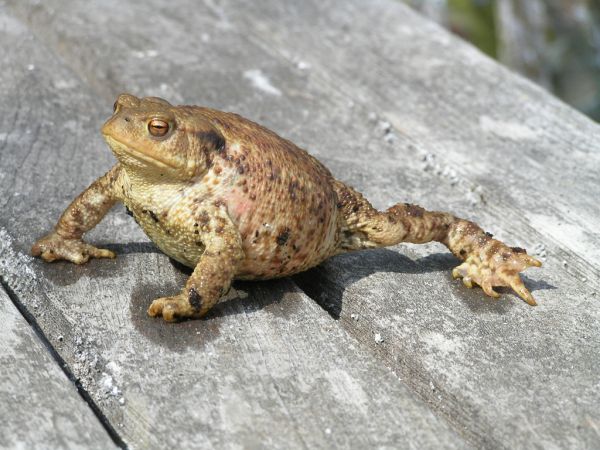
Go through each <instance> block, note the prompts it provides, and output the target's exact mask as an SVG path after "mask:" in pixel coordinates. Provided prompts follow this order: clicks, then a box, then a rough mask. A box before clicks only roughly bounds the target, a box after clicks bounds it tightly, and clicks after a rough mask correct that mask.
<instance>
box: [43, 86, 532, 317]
mask: <svg viewBox="0 0 600 450" xmlns="http://www.w3.org/2000/svg"><path fill="white" fill-rule="evenodd" d="M102 133H103V135H104V137H105V139H106V141H107V142H108V145H110V147H111V149H112V151H113V152H114V154H115V156H116V157H117V159H118V163H117V164H116V165H115V166H114V167H113V168H112V169H111V170H110V171H109V172H108V173H106V174H105V175H104V176H102V177H100V178H99V179H98V180H96V181H95V182H94V183H92V185H91V186H90V187H89V188H87V189H86V190H85V191H84V192H83V193H81V194H80V195H79V196H78V197H77V198H76V199H75V200H74V201H73V202H72V203H71V204H70V205H69V207H68V208H67V209H66V210H65V212H64V213H63V214H62V216H61V217H60V219H59V221H58V223H57V225H56V227H55V229H54V231H53V232H52V233H50V234H49V235H47V236H45V237H44V238H42V239H40V240H39V241H38V242H36V243H35V245H34V246H33V248H32V253H33V255H35V256H41V257H42V258H43V259H44V260H46V261H54V260H57V259H66V260H69V261H72V262H74V263H76V264H82V263H84V262H86V261H87V260H88V259H89V258H90V257H95V258H113V257H114V256H115V255H114V254H113V253H112V252H111V251H109V250H104V249H98V248H96V247H94V246H92V245H89V244H86V243H84V242H83V241H82V240H81V238H82V236H83V234H84V233H85V232H86V231H88V230H90V229H91V228H93V227H94V226H95V225H96V224H97V223H98V222H99V221H100V220H101V219H102V217H103V216H104V215H105V214H106V212H107V211H108V210H109V209H110V208H111V207H112V206H113V205H114V204H115V203H116V202H117V201H121V202H123V203H124V204H125V206H126V207H127V208H128V209H129V210H130V211H131V213H132V214H133V216H134V218H135V219H136V221H137V222H138V223H139V225H140V226H141V227H142V228H143V229H144V231H145V232H146V234H147V235H148V237H149V238H150V239H151V240H152V241H153V242H154V243H155V244H156V245H157V246H158V247H159V248H160V249H161V250H162V251H163V252H165V253H166V254H167V255H169V256H170V257H172V258H174V259H176V260H177V261H179V262H181V263H183V264H185V265H186V266H189V267H192V268H194V272H193V274H192V275H191V276H190V278H189V279H188V281H187V283H186V286H185V288H184V289H183V291H182V292H181V293H179V294H177V295H174V296H172V297H164V298H159V299H157V300H155V301H154V302H153V303H152V304H151V305H150V308H149V309H148V313H149V314H150V315H151V316H159V315H162V317H163V318H164V319H166V320H169V321H171V320H174V319H176V318H184V317H201V316H203V315H204V314H206V312H207V311H208V310H210V308H211V307H212V306H213V305H214V304H215V303H217V302H218V300H219V298H220V297H221V296H222V295H223V294H225V293H226V292H227V290H228V289H229V286H230V284H231V282H232V280H233V279H235V278H238V279H267V278H275V277H283V276H287V275H291V274H294V273H297V272H300V271H303V270H306V269H308V268H310V267H313V266H315V265H317V264H319V263H320V262H321V261H323V260H325V259H326V258H329V257H330V256H333V255H336V254H339V253H343V252H347V251H352V250H360V249H368V248H375V247H382V246H389V245H394V244H398V243H399V242H412V243H424V242H429V241H438V242H442V243H443V244H445V245H446V246H447V247H448V248H449V249H450V250H451V251H452V253H453V254H454V255H456V256H457V257H458V258H460V259H461V260H463V261H464V262H463V263H462V264H461V265H459V266H458V267H456V268H455V269H454V271H453V275H454V276H455V277H462V279H463V282H464V284H465V285H466V286H468V287H471V286H472V283H476V284H478V285H480V286H481V287H482V288H483V290H484V292H485V293H486V294H488V295H491V296H493V297H497V296H498V294H497V293H496V292H495V291H494V290H493V286H510V287H512V288H513V289H514V290H515V291H516V292H517V293H518V294H519V295H520V296H521V297H522V298H523V299H524V300H525V301H526V302H527V303H529V304H531V305H535V300H534V299H533V297H532V296H531V294H530V293H529V291H528V290H527V289H526V288H525V286H524V284H523V282H522V281H521V278H520V276H519V272H520V271H522V270H524V269H525V268H527V267H529V266H541V263H540V262H539V261H537V260H536V259H534V258H532V257H531V256H529V255H527V253H526V252H525V250H522V249H519V248H511V247H508V246H506V245H505V244H503V243H502V242H500V241H497V240H495V239H493V238H492V237H491V235H489V234H487V233H485V232H484V231H483V230H482V229H481V228H479V227H478V226H477V225H476V224H474V223H473V222H469V221H466V220H462V219H458V218H456V217H454V216H452V215H450V214H447V213H442V212H429V211H425V210H424V209H423V208H421V207H419V206H415V205H411V204H408V203H402V204H397V205H395V206H392V207H391V208H389V209H388V210H387V211H385V212H380V211H377V210H375V209H374V208H373V207H372V206H371V204H370V203H369V202H368V201H367V200H366V199H364V198H363V196H362V195H361V194H359V193H358V192H356V191H355V190H354V189H352V188H351V187H349V186H346V185H345V184H344V183H342V182H340V181H338V180H336V179H335V178H334V177H333V176H332V175H331V173H330V172H329V171H328V170H327V169H326V168H325V167H324V166H323V165H322V164H321V163H319V161H317V160H316V159H315V158H313V157H312V156H310V155H309V154H308V153H307V152H306V151H304V150H302V149H300V148H298V147H296V146H295V145H294V144H293V143H291V142H290V141H287V140H285V139H283V138H281V137H279V136H277V135H276V134H275V133H273V132H271V131H269V130H267V129H266V128H264V127H262V126H260V125H257V124H255V123H253V122H251V121H249V120H246V119H244V118H242V117H240V116H238V115H236V114H231V113H225V112H220V111H215V110H212V109H208V108H201V107H196V106H172V105H171V104H169V103H168V102H167V101H165V100H163V99H160V98H154V97H148V98H142V99H139V98H136V97H134V96H132V95H127V94H123V95H120V96H119V98H118V99H117V101H116V102H115V108H114V114H113V116H112V117H111V118H110V119H109V120H108V121H107V122H106V123H105V124H104V126H103V128H102Z"/></svg>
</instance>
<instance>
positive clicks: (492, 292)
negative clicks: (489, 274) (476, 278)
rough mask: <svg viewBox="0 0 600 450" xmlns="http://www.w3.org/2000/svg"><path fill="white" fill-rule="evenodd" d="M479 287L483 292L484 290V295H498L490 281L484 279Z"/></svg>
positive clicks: (496, 296) (495, 296)
mask: <svg viewBox="0 0 600 450" xmlns="http://www.w3.org/2000/svg"><path fill="white" fill-rule="evenodd" d="M481 288H482V289H483V292H485V293H486V295H489V296H490V297H494V298H498V297H500V294H498V293H497V292H496V291H495V290H494V288H493V287H492V283H490V281H484V282H483V283H482V284H481Z"/></svg>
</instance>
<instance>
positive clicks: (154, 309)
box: [148, 298, 163, 317]
mask: <svg viewBox="0 0 600 450" xmlns="http://www.w3.org/2000/svg"><path fill="white" fill-rule="evenodd" d="M162 310H163V300H162V299H160V298H159V299H157V300H154V301H153V302H152V304H151V305H150V307H149V308H148V315H149V316H150V317H158V316H160V315H161V314H162Z"/></svg>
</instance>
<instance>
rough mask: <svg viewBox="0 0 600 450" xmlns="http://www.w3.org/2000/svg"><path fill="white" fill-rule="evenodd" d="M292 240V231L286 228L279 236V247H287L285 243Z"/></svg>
mask: <svg viewBox="0 0 600 450" xmlns="http://www.w3.org/2000/svg"><path fill="white" fill-rule="evenodd" d="M289 238H290V229H289V228H287V227H286V228H284V229H283V230H281V232H280V233H279V234H278V235H277V238H276V240H277V245H285V243H286V242H287V241H288V239H289Z"/></svg>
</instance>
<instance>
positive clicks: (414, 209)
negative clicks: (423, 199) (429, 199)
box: [404, 203, 425, 217]
mask: <svg viewBox="0 0 600 450" xmlns="http://www.w3.org/2000/svg"><path fill="white" fill-rule="evenodd" d="M404 206H405V207H406V214H407V215H409V216H412V217H423V213H424V212H425V210H424V209H423V208H421V207H420V206H417V205H413V204H410V203H405V204H404Z"/></svg>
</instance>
